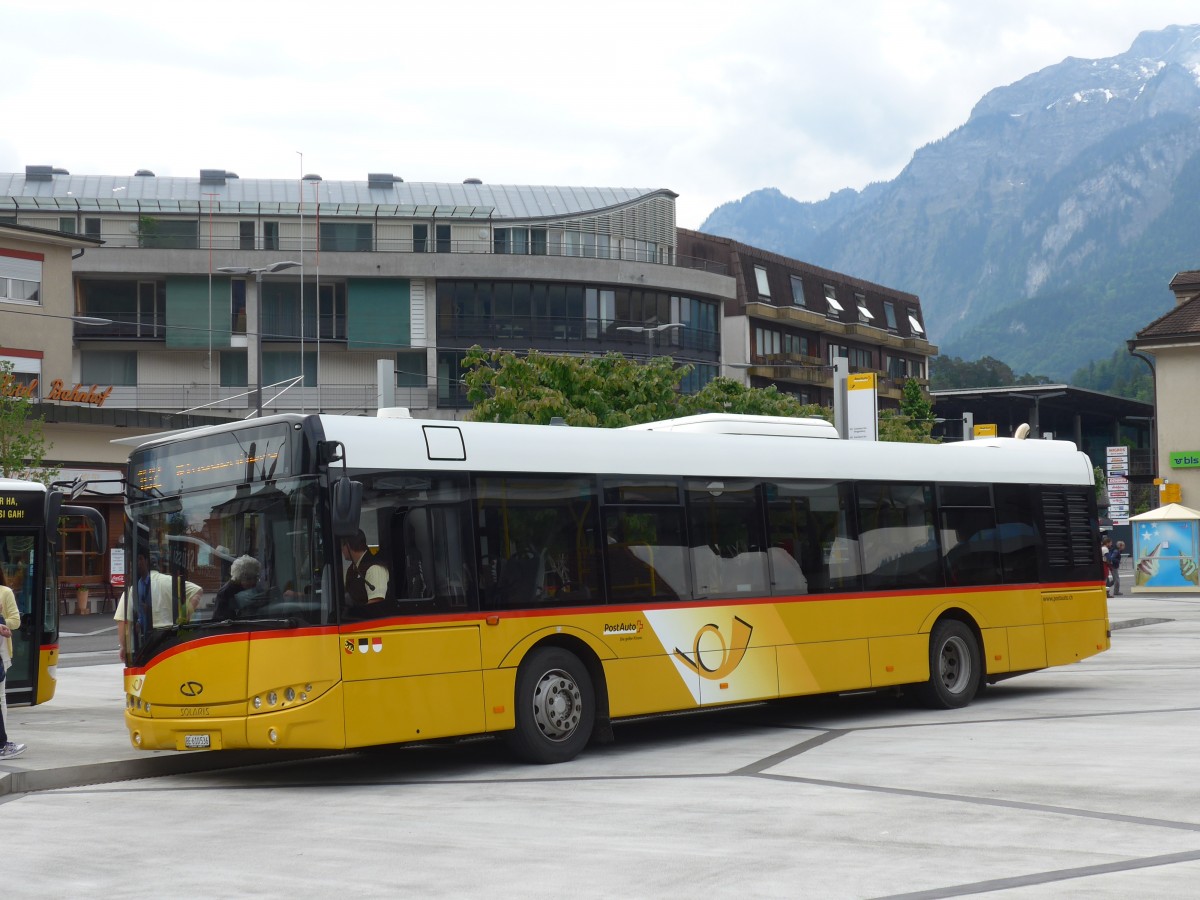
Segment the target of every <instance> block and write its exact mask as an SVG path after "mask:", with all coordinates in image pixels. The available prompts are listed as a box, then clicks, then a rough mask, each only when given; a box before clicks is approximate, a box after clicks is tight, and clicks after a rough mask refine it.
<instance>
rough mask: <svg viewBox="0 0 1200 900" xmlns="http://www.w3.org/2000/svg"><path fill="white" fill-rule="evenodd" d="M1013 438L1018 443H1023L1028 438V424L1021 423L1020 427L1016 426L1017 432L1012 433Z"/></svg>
mask: <svg viewBox="0 0 1200 900" xmlns="http://www.w3.org/2000/svg"><path fill="white" fill-rule="evenodd" d="M1013 437H1015V438H1016V439H1017V440H1018V441H1023V440H1025V438H1027V437H1029V423H1028V422H1022V423H1021V424H1020V425H1018V426H1017V430H1016V431H1014V432H1013Z"/></svg>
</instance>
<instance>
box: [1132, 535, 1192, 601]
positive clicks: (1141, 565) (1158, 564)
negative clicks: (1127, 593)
mask: <svg viewBox="0 0 1200 900" xmlns="http://www.w3.org/2000/svg"><path fill="white" fill-rule="evenodd" d="M1196 525H1197V523H1196V521H1194V520H1190V521H1189V520H1183V521H1176V520H1158V521H1155V520H1150V521H1144V522H1137V523H1136V527H1135V528H1134V532H1133V575H1134V581H1133V583H1134V586H1135V587H1145V588H1173V589H1184V590H1186V589H1189V588H1191V589H1196V590H1200V574H1198V571H1197V555H1198V550H1200V548H1198V547H1197V543H1196Z"/></svg>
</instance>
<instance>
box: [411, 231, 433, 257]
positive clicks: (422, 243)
mask: <svg viewBox="0 0 1200 900" xmlns="http://www.w3.org/2000/svg"><path fill="white" fill-rule="evenodd" d="M412 235H413V246H412V252H413V253H428V252H429V226H428V225H414V226H413V227H412Z"/></svg>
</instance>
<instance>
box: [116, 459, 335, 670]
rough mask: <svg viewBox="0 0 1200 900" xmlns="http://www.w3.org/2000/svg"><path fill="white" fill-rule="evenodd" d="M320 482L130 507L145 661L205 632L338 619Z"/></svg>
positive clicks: (132, 599) (231, 489)
mask: <svg viewBox="0 0 1200 900" xmlns="http://www.w3.org/2000/svg"><path fill="white" fill-rule="evenodd" d="M317 498H318V480H317V479H316V478H315V477H307V478H289V479H280V480H278V481H270V482H263V483H258V484H253V485H237V486H232V485H231V486H228V487H215V488H210V489H207V490H201V491H196V492H193V493H189V494H185V495H182V496H176V497H171V498H167V499H162V500H150V501H146V502H144V503H140V504H137V505H135V506H132V507H131V508H130V519H131V523H130V525H131V534H133V535H136V536H137V541H136V548H135V554H136V557H137V559H136V569H135V572H136V575H135V576H134V577H133V578H132V579H131V584H130V588H129V595H128V596H127V600H128V601H129V603H128V606H127V608H126V611H125V615H124V616H123V618H125V619H127V620H128V621H130V622H131V623H132V624H133V626H134V627H133V650H134V655H135V658H136V657H138V656H141V655H142V654H143V653H153V652H157V651H158V650H161V649H162V648H163V647H164V646H167V645H169V644H171V643H174V642H177V641H179V640H183V639H186V638H187V637H188V636H195V635H197V634H198V633H202V634H208V633H211V632H212V631H219V630H246V629H262V628H272V627H276V628H294V627H298V626H301V625H306V624H309V625H322V624H326V623H328V622H330V621H331V620H332V610H333V597H332V590H331V585H330V584H329V582H328V575H327V567H326V552H325V547H324V542H323V539H322V535H321V528H320V524H319V523H320V516H319V515H318V499H317Z"/></svg>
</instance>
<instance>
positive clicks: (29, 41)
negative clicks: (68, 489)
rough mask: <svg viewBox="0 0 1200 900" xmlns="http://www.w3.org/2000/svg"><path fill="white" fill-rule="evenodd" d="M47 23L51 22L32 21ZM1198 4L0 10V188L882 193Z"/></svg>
mask: <svg viewBox="0 0 1200 900" xmlns="http://www.w3.org/2000/svg"><path fill="white" fill-rule="evenodd" d="M51 11H52V14H51ZM1198 20H1200V6H1198V5H1197V3H1196V0H1186V2H1175V0H1140V2H1129V0H1075V2H1064V0H1001V2H978V0H783V2H767V0H763V2H757V0H742V2H740V3H739V2H729V0H712V2H710V0H688V2H679V3H676V2H655V0H641V2H627V0H609V2H606V3H591V4H579V3H574V4H573V3H564V2H543V0H516V2H509V3H496V2H494V0H492V2H477V0H455V2H402V3H390V4H385V3H382V2H377V0H372V2H364V0H338V2H326V3H320V4H318V3H310V2H306V0H299V2H292V3H286V4H285V3H278V2H273V0H272V2H266V0H241V2H237V3H233V2H226V0H207V2H201V3H180V2H169V0H158V2H154V3H145V2H122V0H109V2H106V3H95V2H94V0H88V2H78V0H35V2H14V0H0V47H2V48H3V56H4V60H5V65H4V75H3V77H2V78H0V115H2V120H3V122H4V125H3V127H2V128H0V171H12V172H22V171H24V168H25V166H26V165H53V166H58V167H61V168H64V169H67V170H68V171H70V172H71V173H72V174H76V175H84V174H90V175H125V174H128V175H132V174H133V172H134V171H135V170H136V169H141V168H145V169H151V170H152V171H154V172H155V173H157V174H158V175H183V176H191V177H195V176H197V175H199V171H200V169H202V168H205V169H208V168H212V169H219V168H223V169H228V170H230V171H232V172H237V173H238V174H239V175H241V176H242V177H243V178H299V177H300V176H301V175H302V174H304V173H306V172H314V173H317V174H319V175H321V176H322V177H324V178H326V179H353V180H365V179H366V176H367V173H368V172H392V173H394V174H396V175H399V176H400V177H402V178H404V179H405V180H406V181H462V180H463V179H464V178H481V179H483V180H484V181H487V182H490V183H494V184H556V185H589V186H593V185H601V186H609V187H638V188H659V187H665V188H670V189H671V190H673V191H675V192H676V193H678V194H679V200H678V203H677V216H678V223H679V224H680V225H682V226H684V227H689V228H695V227H697V226H699V225H700V223H701V222H702V221H703V220H704V219H705V217H706V216H707V215H708V214H709V213H710V212H711V211H712V210H713V209H715V208H716V207H717V206H719V205H720V204H721V203H724V202H727V201H729V200H735V199H738V198H740V197H742V196H744V195H745V194H747V193H749V192H750V191H753V190H757V189H759V188H763V187H775V188H778V189H779V190H781V191H783V192H784V193H785V194H787V195H789V196H791V197H795V198H796V199H798V200H820V199H822V198H824V197H826V196H828V195H829V194H830V193H831V192H832V191H836V190H840V189H842V188H845V187H852V188H862V187H863V186H865V185H866V184H868V183H869V182H871V181H879V180H886V179H890V178H893V177H895V175H896V174H897V173H898V172H899V171H900V170H901V169H902V168H903V167H904V165H905V164H906V163H907V162H908V160H909V159H910V158H911V156H912V154H913V152H914V151H915V150H916V149H918V148H919V147H921V146H922V145H924V144H927V143H929V142H931V141H935V140H937V139H938V138H940V137H943V136H944V135H945V134H947V133H948V132H949V131H951V130H952V129H954V128H956V127H957V126H958V125H960V124H962V123H963V122H964V121H965V120H966V118H967V116H968V115H969V113H970V111H971V108H972V106H974V104H975V103H976V101H978V100H979V98H980V97H982V96H983V94H984V93H986V92H987V91H988V90H989V89H991V88H993V87H997V86H1000V85H1004V84H1010V83H1012V82H1013V81H1016V80H1018V79H1020V78H1022V77H1023V76H1025V75H1027V74H1029V73H1031V72H1035V71H1037V70H1038V69H1042V68H1044V67H1046V66H1049V65H1053V64H1054V63H1057V62H1060V61H1061V60H1062V59H1064V58H1065V57H1067V56H1076V57H1086V58H1092V57H1105V56H1113V55H1115V54H1117V53H1121V52H1124V51H1125V50H1127V49H1128V48H1129V45H1130V44H1131V43H1132V42H1133V39H1134V38H1135V37H1136V36H1137V34H1138V33H1139V32H1141V31H1147V30H1157V29H1160V28H1162V27H1164V26H1166V25H1172V24H1191V23H1193V22H1196V21H1198Z"/></svg>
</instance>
